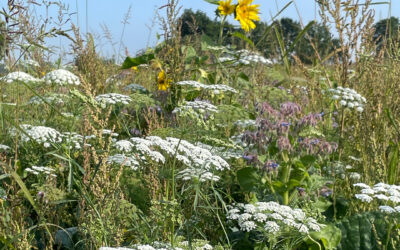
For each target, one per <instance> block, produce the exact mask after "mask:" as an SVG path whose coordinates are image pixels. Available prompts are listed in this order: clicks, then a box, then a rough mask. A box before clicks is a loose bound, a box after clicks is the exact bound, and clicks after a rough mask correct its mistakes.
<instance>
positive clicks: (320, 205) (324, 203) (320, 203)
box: [313, 198, 332, 212]
mask: <svg viewBox="0 0 400 250" xmlns="http://www.w3.org/2000/svg"><path fill="white" fill-rule="evenodd" d="M331 205H332V202H330V201H328V200H326V199H324V198H319V199H318V200H317V201H316V202H315V203H314V204H313V207H315V208H317V209H318V211H319V212H325V211H326V210H327V209H328V208H329V207H330V206H331Z"/></svg>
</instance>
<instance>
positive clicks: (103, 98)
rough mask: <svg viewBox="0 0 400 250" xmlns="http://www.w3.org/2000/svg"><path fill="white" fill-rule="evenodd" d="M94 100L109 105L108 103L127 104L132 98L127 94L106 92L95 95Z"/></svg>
mask: <svg viewBox="0 0 400 250" xmlns="http://www.w3.org/2000/svg"><path fill="white" fill-rule="evenodd" d="M95 99H96V101H98V102H99V103H101V104H105V105H110V104H124V105H127V104H129V103H130V102H131V101H132V99H131V98H130V97H129V96H127V95H122V94H117V93H107V94H103V95H98V96H96V98H95Z"/></svg>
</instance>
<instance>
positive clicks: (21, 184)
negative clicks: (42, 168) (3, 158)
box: [11, 171, 40, 214]
mask: <svg viewBox="0 0 400 250" xmlns="http://www.w3.org/2000/svg"><path fill="white" fill-rule="evenodd" d="M11 176H12V177H13V178H14V180H15V181H16V182H17V183H18V186H19V187H20V188H21V190H22V192H23V193H24V195H25V198H26V199H27V200H28V201H29V203H31V205H32V207H33V209H35V211H36V212H37V213H38V214H40V211H39V209H38V207H37V206H36V203H35V201H34V200H33V197H32V195H31V193H30V192H29V190H28V188H27V187H26V186H25V183H24V182H23V181H22V179H21V177H19V175H18V174H17V172H15V171H12V172H11Z"/></svg>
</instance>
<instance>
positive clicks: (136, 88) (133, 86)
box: [124, 83, 149, 93]
mask: <svg viewBox="0 0 400 250" xmlns="http://www.w3.org/2000/svg"><path fill="white" fill-rule="evenodd" d="M124 89H125V90H130V91H132V92H142V93H148V92H149V91H148V90H147V89H146V88H145V87H143V86H142V85H140V84H136V83H132V84H129V85H127V86H125V87H124Z"/></svg>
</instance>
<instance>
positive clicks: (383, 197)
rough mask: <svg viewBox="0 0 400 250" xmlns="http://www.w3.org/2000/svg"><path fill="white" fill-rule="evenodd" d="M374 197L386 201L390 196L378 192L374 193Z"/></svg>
mask: <svg viewBox="0 0 400 250" xmlns="http://www.w3.org/2000/svg"><path fill="white" fill-rule="evenodd" d="M374 198H377V199H379V200H384V201H387V200H388V199H389V197H387V196H386V195H384V194H376V195H374Z"/></svg>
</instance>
